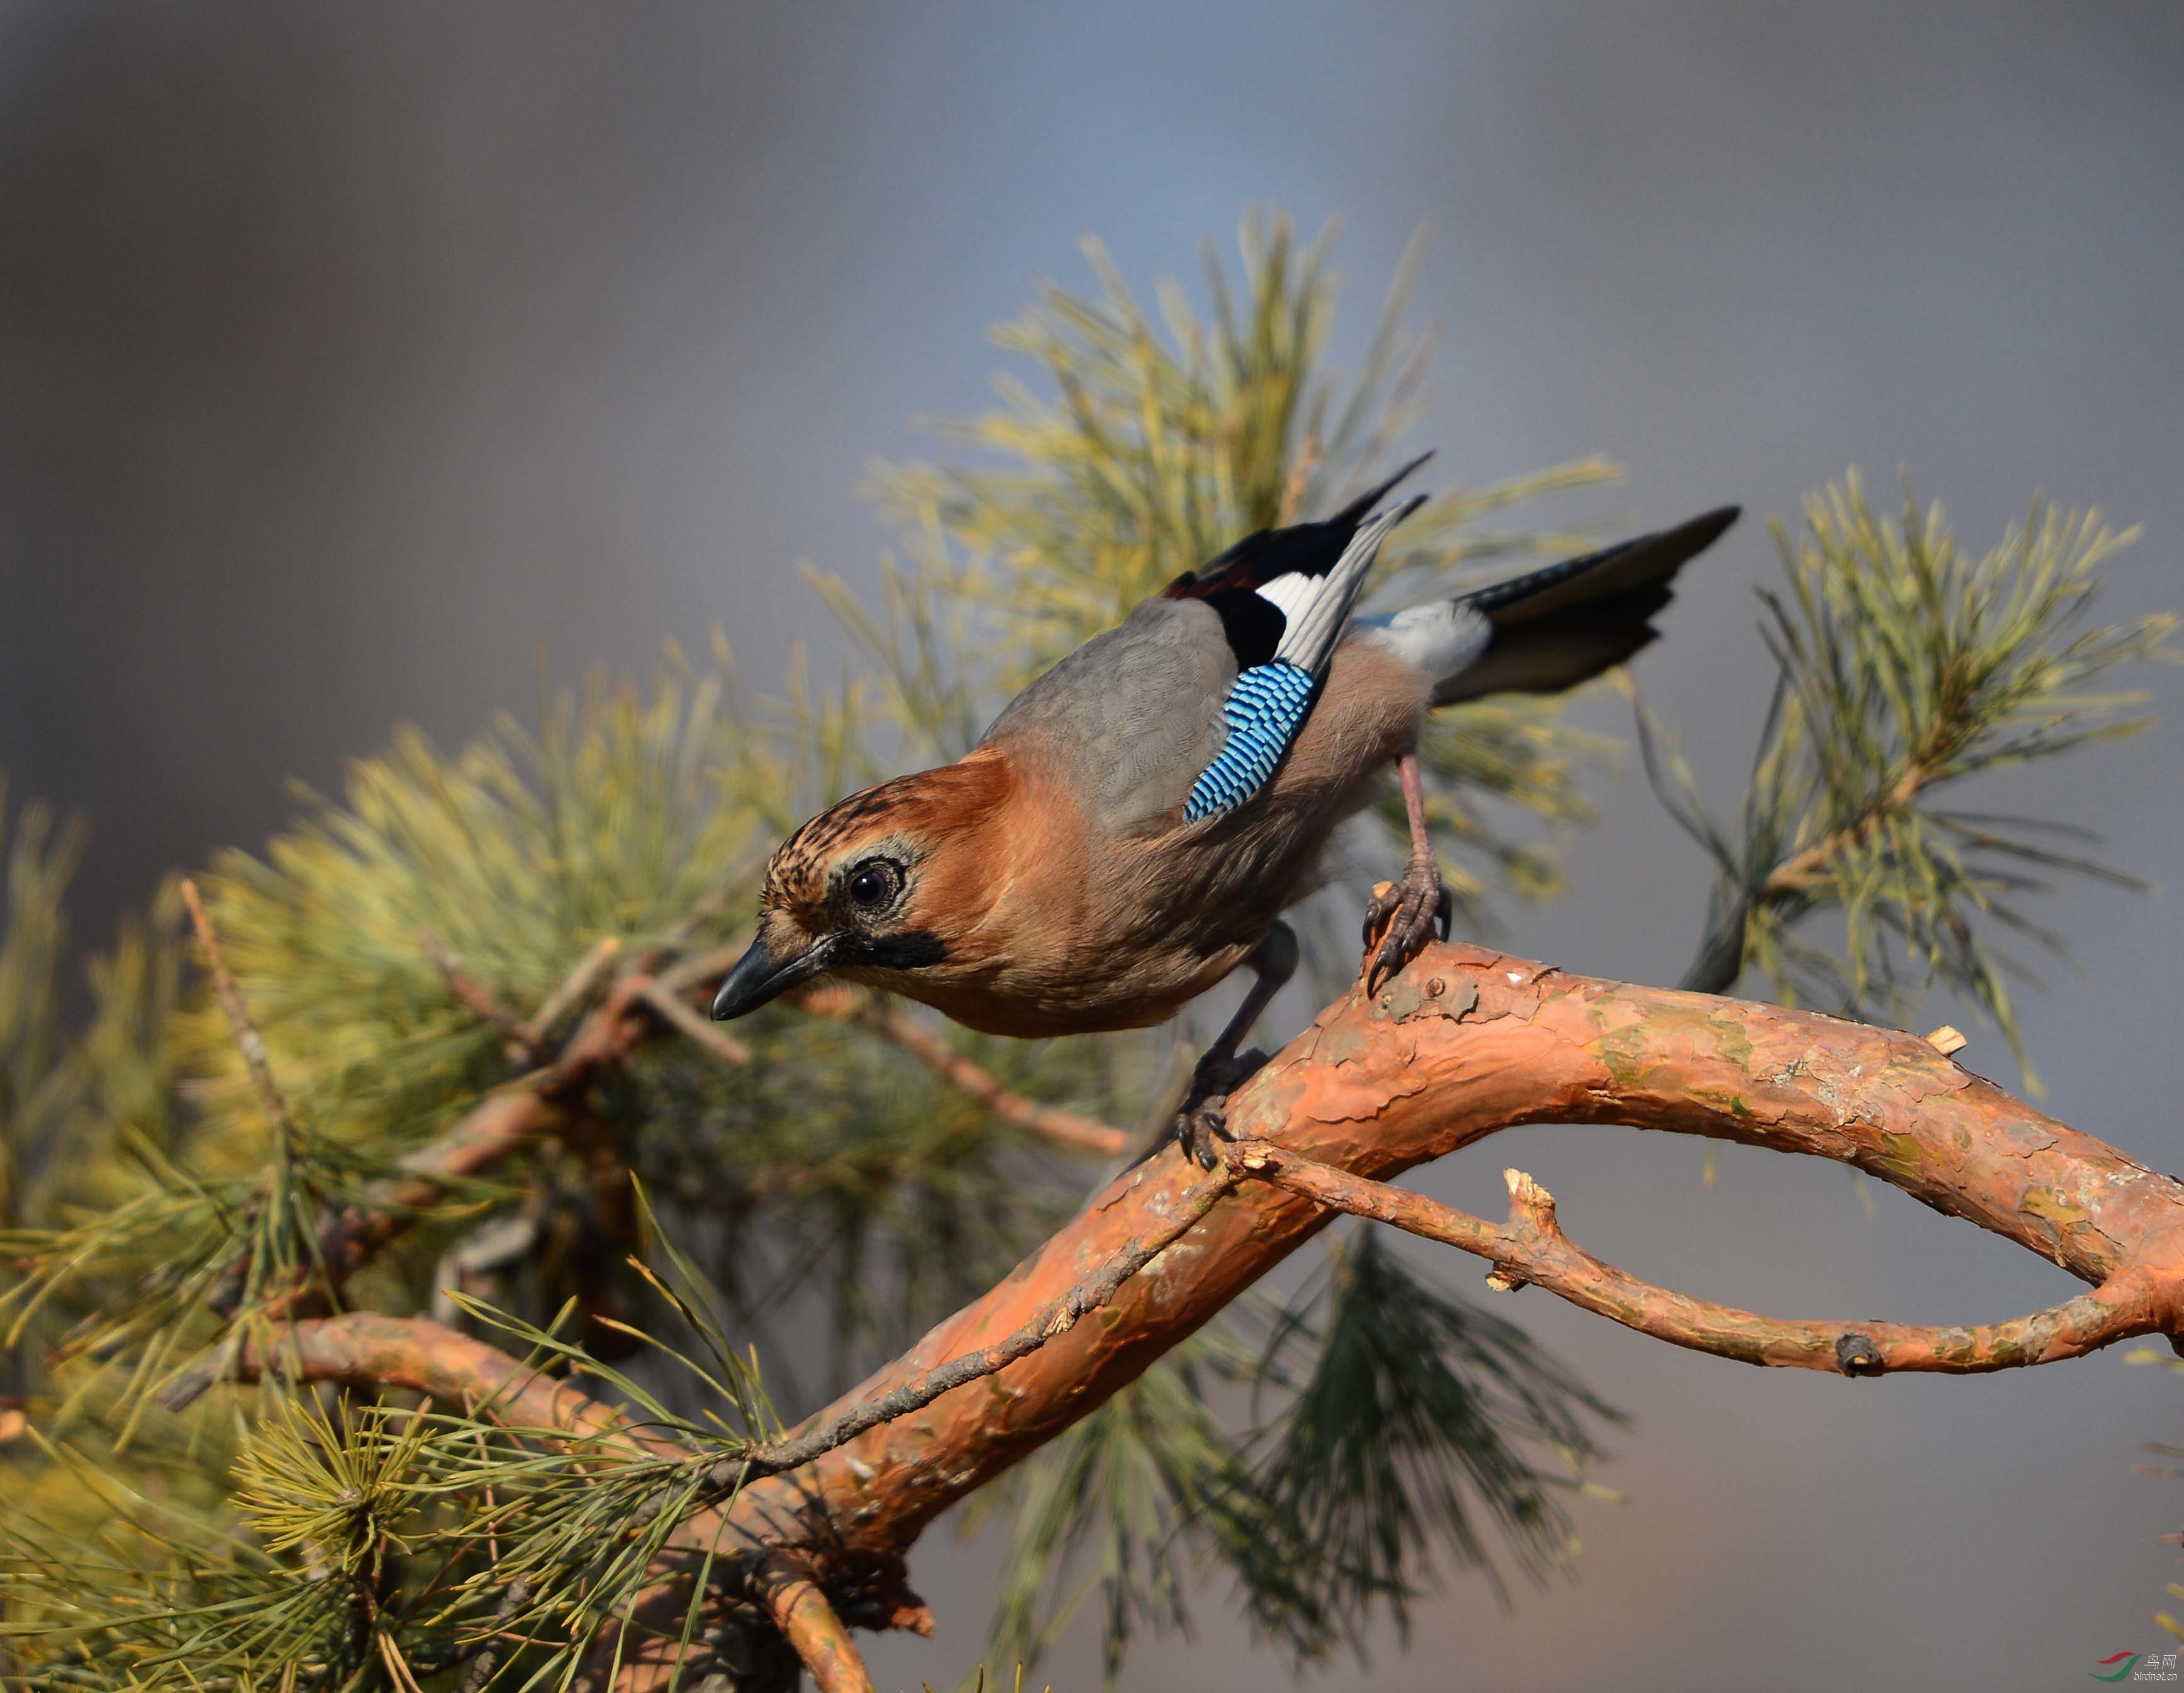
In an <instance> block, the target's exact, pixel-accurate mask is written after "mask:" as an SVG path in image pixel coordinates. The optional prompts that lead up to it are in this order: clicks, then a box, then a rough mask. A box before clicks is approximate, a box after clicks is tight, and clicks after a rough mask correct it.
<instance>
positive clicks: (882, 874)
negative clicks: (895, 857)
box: [850, 858, 902, 911]
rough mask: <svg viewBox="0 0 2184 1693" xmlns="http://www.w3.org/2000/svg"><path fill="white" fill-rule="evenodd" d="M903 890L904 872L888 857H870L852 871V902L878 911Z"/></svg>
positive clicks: (861, 908)
mask: <svg viewBox="0 0 2184 1693" xmlns="http://www.w3.org/2000/svg"><path fill="white" fill-rule="evenodd" d="M900 892H902V872H901V871H900V870H899V869H898V868H896V866H894V865H893V864H891V863H890V862H889V861H888V860H886V859H883V858H868V859H866V860H865V861H864V862H863V863H862V864H861V865H859V866H857V867H856V868H855V870H854V871H852V872H850V904H852V905H855V906H856V907H857V908H858V909H859V910H860V911H879V910H881V909H882V908H883V907H884V906H886V905H889V904H890V903H892V902H893V900H894V896H895V895H896V894H900Z"/></svg>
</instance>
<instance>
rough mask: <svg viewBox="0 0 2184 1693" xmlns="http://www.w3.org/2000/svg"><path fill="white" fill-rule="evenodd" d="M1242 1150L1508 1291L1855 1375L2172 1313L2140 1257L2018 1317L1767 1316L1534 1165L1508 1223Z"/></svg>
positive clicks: (1675, 1339) (2013, 1360) (1704, 1346)
mask: <svg viewBox="0 0 2184 1693" xmlns="http://www.w3.org/2000/svg"><path fill="white" fill-rule="evenodd" d="M1229 1158H1230V1160H1231V1161H1232V1164H1233V1165H1234V1167H1235V1168H1237V1169H1238V1170H1240V1171H1241V1172H1244V1173H1245V1174H1246V1175H1250V1176H1256V1177H1258V1178H1261V1179H1262V1180H1264V1181H1268V1182H1271V1183H1273V1184H1274V1185H1276V1186H1278V1187H1281V1188H1285V1189H1288V1190H1289V1191H1290V1192H1291V1193H1293V1194H1296V1195H1301V1197H1303V1198H1305V1199H1308V1200H1312V1202H1313V1203H1314V1204H1316V1205H1322V1206H1327V1207H1329V1209H1330V1210H1334V1211H1347V1212H1348V1213H1350V1215H1351V1216H1352V1217H1369V1218H1371V1219H1372V1220H1373V1222H1385V1223H1387V1224H1389V1225H1390V1226H1391V1227H1393V1228H1400V1229H1402V1230H1404V1231H1405V1232H1406V1233H1407V1234H1416V1235H1419V1236H1422V1237H1423V1238H1424V1239H1429V1240H1438V1241H1440V1242H1441V1243H1442V1244H1443V1245H1449V1246H1454V1247H1456V1248H1457V1249H1458V1250H1462V1251H1465V1252H1470V1253H1474V1254H1476V1255H1477V1256H1479V1257H1482V1258H1485V1259H1488V1260H1490V1261H1492V1263H1493V1265H1494V1268H1493V1271H1492V1272H1491V1273H1490V1274H1489V1275H1488V1277H1487V1278H1486V1285H1487V1286H1488V1287H1490V1288H1492V1289H1495V1290H1496V1292H1497V1293H1508V1292H1513V1291H1514V1290H1515V1289H1518V1288H1521V1287H1524V1286H1525V1285H1527V1284H1531V1285H1535V1286H1538V1287H1543V1288H1545V1289H1547V1291H1548V1292H1550V1293H1552V1294H1557V1295H1560V1296H1561V1297H1562V1298H1563V1299H1566V1300H1568V1301H1569V1302H1570V1303H1571V1304H1572V1305H1574V1306H1580V1307H1581V1308H1583V1309H1584V1310H1586V1311H1590V1312H1596V1313H1597V1314H1598V1315H1600V1316H1602V1317H1607V1318H1608V1319H1609V1320H1610V1321H1612V1322H1615V1323H1621V1324H1623V1326H1624V1328H1635V1329H1636V1330H1637V1331H1638V1332H1639V1333H1640V1334H1650V1335H1652V1337H1653V1338H1654V1339H1657V1340H1666V1341H1668V1342H1669V1343H1670V1344H1671V1345H1678V1346H1688V1347H1690V1348H1691V1350H1692V1351H1697V1352H1711V1353H1713V1355H1714V1356H1717V1357H1722V1358H1735V1359H1736V1360H1737V1361H1738V1362H1742V1363H1747V1364H1763V1365H1771V1366H1774V1367H1777V1368H1786V1369H1805V1370H1827V1371H1830V1372H1833V1373H1838V1374H1841V1375H1849V1376H1878V1375H1888V1374H1893V1373H1897V1372H1899V1371H1911V1370H1918V1371H1931V1372H1939V1373H1944V1374H1953V1375H1971V1374H1977V1373H1983V1372H1986V1371H1990V1370H2006V1369H2013V1368H2016V1367H2020V1366H2025V1365H2031V1364H2046V1363H2053V1362H2057V1361H2058V1360H2060V1359H2063V1358H2074V1357H2076V1356H2079V1355H2080V1354H2081V1353H2085V1352H2090V1351H2095V1350H2096V1349H2098V1348H2099V1347H2102V1346H2105V1345H2109V1344H2110V1343H2111V1342H2114V1341H2117V1340H2122V1339H2129V1338H2130V1337H2131V1336H2132V1335H2135V1334H2152V1333H2153V1332H2155V1331H2156V1330H2157V1329H2159V1328H2160V1327H2161V1326H2162V1320H2163V1319H2162V1313H2161V1312H2160V1310H2159V1305H2158V1302H2157V1301H2156V1300H2155V1299H2154V1298H2153V1284H2152V1283H2151V1282H2150V1280H2148V1278H2146V1277H2144V1276H2142V1275H2139V1274H2137V1273H2134V1272H2131V1271H2128V1270H2126V1271H2124V1272H2121V1273H2118V1274H2117V1275H2115V1276H2114V1277H2112V1278H2110V1279H2109V1280H2108V1281H2106V1282H2104V1283H2103V1284H2101V1285H2100V1286H2099V1287H2098V1288H2095V1289H2092V1291H2091V1292H2088V1293H2083V1294H2081V1295H2078V1296H2077V1297H2076V1298H2075V1299H2071V1300H2065V1301H2064V1303H2063V1304H2061V1305H2059V1306H2052V1307H2051V1308H2049V1309H2048V1310H2046V1311H2042V1312H2035V1313H2033V1314H2032V1315H2031V1316H2030V1317H2016V1318H2014V1319H2013V1320H2011V1321H2009V1322H2008V1323H1981V1324H1978V1325H1976V1326H1973V1327H1965V1328H1957V1327H1949V1328H1926V1327H1918V1326H1911V1325H1906V1324H1902V1323H1835V1322H1825V1321H1822V1322H1811V1321H1805V1320H1801V1319H1785V1318H1780V1317H1760V1316H1757V1315H1755V1314H1753V1313H1752V1312H1748V1311H1739V1310H1737V1309H1736V1307H1735V1306H1726V1305H1715V1304H1713V1303H1710V1302H1709V1301H1708V1300H1697V1299H1692V1298H1691V1297H1690V1296H1689V1295H1685V1294H1680V1293H1676V1292H1674V1291H1673V1290H1672V1289H1668V1288H1663V1287H1657V1286H1655V1285H1654V1284H1652V1283H1650V1282H1644V1281H1641V1280H1640V1279H1639V1278H1637V1277H1635V1276H1633V1275H1630V1274H1628V1273H1625V1272H1624V1271H1622V1270H1619V1269H1617V1268H1616V1267H1614V1266H1613V1265H1612V1264H1608V1263H1605V1262H1603V1261H1601V1260H1600V1259H1598V1258H1596V1257H1594V1256H1592V1255H1591V1253H1590V1252H1587V1251H1586V1250H1585V1249H1584V1248H1583V1247H1581V1246H1579V1245H1576V1244H1575V1243H1574V1241H1572V1240H1571V1239H1569V1237H1568V1235H1566V1234H1563V1230H1562V1225H1561V1224H1560V1223H1559V1222H1557V1220H1556V1217H1555V1201H1554V1196H1553V1195H1551V1194H1550V1193H1548V1192H1547V1190H1546V1189H1545V1188H1543V1187H1541V1185H1540V1184H1539V1183H1537V1182H1535V1181H1534V1180H1533V1179H1532V1178H1530V1177H1529V1176H1528V1175H1526V1174H1525V1173H1524V1172H1523V1171H1521V1170H1505V1171H1504V1172H1502V1177H1503V1179H1504V1180H1505V1181H1507V1183H1508V1185H1509V1221H1508V1222H1507V1223H1506V1224H1498V1223H1492V1222H1487V1221H1486V1220H1485V1218H1483V1217H1474V1216H1472V1215H1471V1214H1470V1213H1469V1212H1468V1211H1458V1210H1457V1209H1456V1208H1455V1207H1454V1206H1446V1205H1442V1204H1440V1202H1439V1201H1438V1200H1430V1199H1428V1198H1426V1197H1425V1196H1424V1195H1422V1194H1414V1193H1410V1192H1407V1191H1406V1190H1405V1189H1401V1188H1396V1187H1391V1186H1390V1185H1389V1184H1388V1183H1385V1182H1374V1181H1369V1180H1368V1179H1367V1178H1364V1177H1362V1176H1353V1175H1351V1173H1350V1172H1348V1171H1346V1170H1338V1169H1335V1168H1334V1167H1332V1166H1331V1165H1327V1164H1322V1163H1318V1162H1317V1161H1314V1160H1312V1159H1309V1158H1301V1157H1299V1156H1296V1155H1295V1154H1294V1153H1291V1152H1287V1151H1284V1150H1283V1149H1282V1148H1280V1147H1279V1146H1276V1145H1273V1144H1271V1143H1269V1142H1267V1141H1263V1140H1253V1141H1244V1142H1240V1143H1238V1144H1235V1145H1234V1146H1232V1147H1231V1148H1229Z"/></svg>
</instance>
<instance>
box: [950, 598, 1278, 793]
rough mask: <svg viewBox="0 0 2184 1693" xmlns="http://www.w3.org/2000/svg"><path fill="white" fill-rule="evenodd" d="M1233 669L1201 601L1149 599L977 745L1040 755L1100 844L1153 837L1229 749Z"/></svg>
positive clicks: (1034, 690) (1045, 680)
mask: <svg viewBox="0 0 2184 1693" xmlns="http://www.w3.org/2000/svg"><path fill="white" fill-rule="evenodd" d="M1235 680H1236V658H1235V654H1234V653H1232V652H1231V651H1230V650H1229V642H1228V638H1227V637H1226V636H1224V635H1223V633H1222V629H1221V618H1220V615H1219V614H1217V612H1216V611H1215V610H1213V608H1212V606H1210V605H1208V604H1206V602H1205V601H1203V600H1199V599H1149V600H1146V601H1145V603H1144V604H1142V605H1140V606H1139V607H1138V609H1137V610H1134V611H1133V612H1132V613H1131V614H1130V615H1129V619H1128V621H1127V622H1124V623H1123V624H1121V625H1119V626H1118V627H1115V628H1112V629H1110V630H1108V631H1107V632H1106V633H1105V634H1101V635H1095V636H1094V637H1093V638H1091V639H1090V640H1089V641H1087V642H1086V643H1084V645H1083V646H1081V647H1079V648H1078V649H1077V650H1076V651H1075V652H1073V653H1072V654H1069V655H1068V656H1067V658H1065V659H1063V660H1061V663H1059V664H1057V665H1056V666H1055V667H1054V668H1053V669H1052V670H1050V671H1047V672H1046V674H1045V675H1044V676H1042V677H1039V680H1038V681H1036V682H1034V683H1032V685H1031V686H1030V687H1028V688H1026V689H1024V691H1023V692H1022V693H1019V694H1018V695H1017V697H1016V698H1015V699H1013V700H1011V701H1010V702H1009V704H1008V705H1007V706H1006V709H1004V710H1003V711H1002V712H1001V715H1000V716H998V717H996V718H995V720H994V723H993V727H991V728H989V729H988V730H987V731H986V732H985V736H984V738H983V739H982V740H981V741H980V743H979V744H980V745H982V746H988V745H994V744H996V743H1002V742H1033V743H1037V748H1036V755H1037V756H1039V757H1040V758H1042V759H1043V760H1046V761H1048V762H1049V763H1050V764H1052V765H1054V766H1056V768H1057V770H1058V771H1059V773H1060V774H1061V775H1062V776H1064V777H1066V778H1067V780H1068V782H1070V784H1071V786H1072V788H1073V790H1074V791H1075V794H1076V795H1077V798H1078V801H1079V803H1080V804H1081V805H1083V806H1084V810H1085V814H1086V821H1088V822H1089V823H1090V824H1091V825H1092V826H1093V827H1095V828H1096V829H1098V830H1100V831H1101V832H1102V833H1108V834H1115V835H1133V834H1139V833H1144V832H1145V831H1146V830H1148V829H1151V828H1153V827H1158V826H1159V825H1160V824H1161V823H1162V822H1163V821H1166V820H1167V818H1168V817H1169V816H1171V815H1172V814H1173V813H1174V812H1175V811H1176V810H1178V809H1179V808H1180V807H1181V806H1182V805H1183V802H1184V798H1185V796H1187V795H1188V794H1190V785H1191V783H1192V782H1195V780H1196V779H1197V777H1198V773H1199V771H1201V770H1203V769H1205V768H1206V766H1207V765H1208V764H1210V763H1212V761H1213V759H1214V757H1215V756H1216V755H1217V754H1218V753H1219V752H1220V750H1221V747H1222V743H1223V742H1224V741H1226V740H1227V738H1228V735H1229V731H1228V727H1227V725H1226V724H1224V723H1223V721H1222V717H1221V703H1222V701H1223V700H1224V699H1227V698H1228V696H1229V684H1230V683H1231V682H1234V681H1235Z"/></svg>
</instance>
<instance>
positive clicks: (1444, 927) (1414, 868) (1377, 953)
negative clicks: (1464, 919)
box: [1365, 858, 1456, 994]
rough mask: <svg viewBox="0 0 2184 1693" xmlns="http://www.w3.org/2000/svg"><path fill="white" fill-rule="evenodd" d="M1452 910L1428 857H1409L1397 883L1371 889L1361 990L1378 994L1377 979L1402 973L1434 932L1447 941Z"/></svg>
mask: <svg viewBox="0 0 2184 1693" xmlns="http://www.w3.org/2000/svg"><path fill="white" fill-rule="evenodd" d="M1455 914H1456V901H1455V900H1454V899H1453V898H1451V895H1450V894H1449V891H1448V889H1447V888H1444V887H1442V886H1441V883H1440V871H1439V870H1437V869H1435V867H1434V862H1433V860H1431V859H1418V858H1414V859H1412V860H1411V862H1410V866H1409V867H1408V868H1407V870H1405V871H1404V872H1403V879H1402V880H1401V882H1384V883H1381V884H1380V885H1379V887H1378V888H1374V889H1373V899H1372V903H1371V904H1369V905H1367V906H1366V907H1365V947H1366V954H1365V991H1366V993H1367V994H1375V993H1378V992H1379V989H1380V984H1381V983H1383V982H1385V981H1386V980H1387V979H1388V978H1389V977H1391V976H1395V975H1397V974H1399V973H1401V970H1402V968H1403V966H1405V965H1406V964H1408V963H1409V962H1410V961H1412V959H1413V958H1416V957H1417V956H1418V954H1419V953H1420V952H1421V951H1422V950H1424V947H1425V944H1426V943H1427V942H1428V941H1429V940H1431V939H1432V938H1434V937H1435V935H1439V936H1440V938H1441V939H1443V940H1446V939H1447V938H1448V929H1449V923H1450V922H1451V920H1452V919H1453V917H1454V916H1455ZM1376 935H1377V936H1379V941H1380V944H1379V947H1378V948H1377V949H1376V948H1375V947H1374V946H1373V938H1374V937H1375V936H1376Z"/></svg>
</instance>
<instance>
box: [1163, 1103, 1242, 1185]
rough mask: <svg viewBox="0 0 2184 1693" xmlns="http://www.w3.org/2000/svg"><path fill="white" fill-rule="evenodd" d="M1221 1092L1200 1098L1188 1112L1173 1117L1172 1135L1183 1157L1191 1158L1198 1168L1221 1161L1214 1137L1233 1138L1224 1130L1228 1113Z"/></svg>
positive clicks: (1210, 1165) (1218, 1138)
mask: <svg viewBox="0 0 2184 1693" xmlns="http://www.w3.org/2000/svg"><path fill="white" fill-rule="evenodd" d="M1228 1103H1229V1100H1228V1095H1226V1094H1223V1095H1221V1096H1220V1097H1219V1098H1217V1099H1211V1100H1200V1101H1199V1102H1198V1104H1197V1105H1195V1106H1193V1107H1192V1108H1191V1109H1190V1110H1188V1111H1178V1112H1177V1113H1176V1116H1175V1138H1176V1141H1177V1144H1179V1145H1180V1146H1181V1147H1182V1148H1183V1155H1184V1157H1186V1158H1195V1159H1196V1160H1197V1161H1198V1167H1199V1168H1201V1170H1211V1169H1213V1168H1215V1167H1217V1166H1218V1165H1219V1164H1220V1162H1221V1152H1220V1149H1219V1148H1218V1147H1217V1146H1216V1145H1215V1144H1214V1142H1215V1141H1217V1140H1234V1139H1235V1138H1236V1137H1235V1136H1234V1135H1233V1134H1231V1133H1229V1114H1228V1112H1227V1111H1226V1110H1225V1109H1224V1107H1225V1106H1226V1105H1228Z"/></svg>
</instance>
